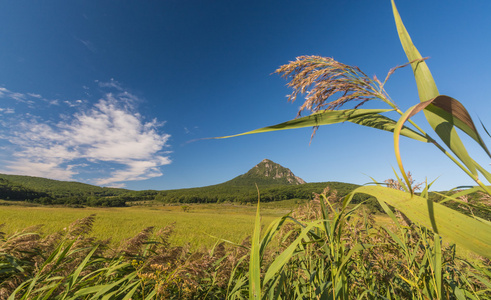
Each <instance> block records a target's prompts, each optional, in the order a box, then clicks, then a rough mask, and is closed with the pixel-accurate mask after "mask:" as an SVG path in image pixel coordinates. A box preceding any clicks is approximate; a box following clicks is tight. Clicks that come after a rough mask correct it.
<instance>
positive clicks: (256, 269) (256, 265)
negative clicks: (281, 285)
mask: <svg viewBox="0 0 491 300" xmlns="http://www.w3.org/2000/svg"><path fill="white" fill-rule="evenodd" d="M256 188H257V186H256ZM258 193H259V191H258ZM258 198H259V197H258ZM260 237H261V217H260V215H259V199H258V201H257V211H256V221H255V225H254V234H253V237H252V245H251V258H250V262H249V299H261V257H260V248H261V242H260Z"/></svg>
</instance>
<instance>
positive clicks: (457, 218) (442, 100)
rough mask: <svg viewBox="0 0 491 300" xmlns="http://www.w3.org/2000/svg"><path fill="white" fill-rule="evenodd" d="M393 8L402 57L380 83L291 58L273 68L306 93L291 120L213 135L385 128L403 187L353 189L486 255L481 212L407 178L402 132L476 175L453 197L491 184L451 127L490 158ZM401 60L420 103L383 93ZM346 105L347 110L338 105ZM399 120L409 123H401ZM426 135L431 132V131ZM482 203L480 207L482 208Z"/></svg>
mask: <svg viewBox="0 0 491 300" xmlns="http://www.w3.org/2000/svg"><path fill="white" fill-rule="evenodd" d="M392 8H393V14H394V19H395V23H396V27H397V31H398V34H399V38H400V41H401V44H402V47H403V49H404V51H405V53H406V55H407V57H408V60H409V62H408V63H406V64H403V65H401V66H397V67H395V68H393V69H391V70H390V71H389V72H388V74H387V76H386V78H385V80H384V81H381V80H379V79H378V78H377V77H376V76H374V77H373V78H370V77H369V76H367V75H366V74H365V73H364V72H363V71H362V70H360V69H359V68H358V67H353V66H349V65H346V64H343V63H341V62H338V61H336V60H335V59H333V58H326V57H320V56H301V57H298V58H297V59H296V60H295V61H292V62H290V63H288V64H286V65H283V66H281V67H280V68H279V69H278V70H276V72H277V73H279V74H281V75H282V76H284V77H285V78H287V79H290V82H289V83H288V85H289V86H290V87H291V88H292V89H293V92H292V93H291V95H290V96H289V100H290V101H295V100H296V99H297V97H298V96H299V95H302V94H305V102H304V103H303V105H302V106H301V107H300V110H299V113H298V116H297V118H295V119H293V120H290V121H287V122H284V123H281V124H277V125H273V126H268V127H264V128H260V129H256V130H253V131H249V132H245V133H241V134H236V135H232V136H225V137H220V138H229V137H234V136H240V135H245V134H255V133H261V132H269V131H277V130H286V129H295V128H300V127H311V126H313V127H314V132H313V135H314V134H315V131H316V130H317V128H318V127H319V126H321V125H332V124H337V123H341V122H352V123H355V124H358V125H363V126H368V127H371V128H374V129H378V130H383V131H386V132H392V134H393V137H394V153H395V156H396V159H397V163H398V167H399V170H400V175H399V177H398V178H397V182H398V184H399V185H400V186H401V187H402V188H403V190H396V189H391V188H389V187H387V186H384V185H381V184H376V185H372V186H362V187H360V188H357V189H356V190H355V191H353V193H355V194H356V193H364V194H368V195H371V196H373V197H375V198H377V200H378V201H379V202H380V204H381V205H382V204H384V205H390V206H393V207H395V208H396V209H398V210H400V211H401V212H402V213H404V214H405V215H406V216H407V217H408V218H409V219H411V220H412V221H413V222H417V223H418V224H420V225H422V226H424V227H426V228H428V229H429V230H431V231H433V232H434V233H435V234H438V235H439V236H442V237H444V238H446V239H448V240H450V241H453V242H455V243H457V244H458V245H459V246H462V247H464V248H467V249H470V250H471V251H474V252H475V253H477V254H479V255H482V256H485V257H488V258H491V223H489V222H487V221H485V220H482V219H480V218H476V217H472V216H471V217H469V216H466V215H465V214H463V213H461V212H458V211H456V210H453V209H450V208H448V207H446V206H444V205H443V204H442V203H435V202H433V201H428V199H427V198H426V197H423V196H421V195H417V194H415V193H414V187H413V186H412V184H413V183H412V182H411V181H410V180H409V178H408V176H407V172H406V170H405V168H404V165H403V161H402V157H401V151H400V146H399V141H400V137H401V135H402V136H405V137H408V138H411V139H413V140H416V141H419V142H424V143H428V144H431V145H433V146H435V147H436V148H437V149H438V150H440V151H441V152H442V154H443V155H445V156H447V157H448V158H449V159H450V160H451V161H452V162H453V163H455V164H456V165H457V166H458V167H459V168H460V169H462V171H463V172H464V173H465V174H466V175H467V176H469V177H470V178H472V180H474V181H475V183H476V186H475V187H472V188H470V189H467V190H465V191H461V192H460V193H459V194H458V197H462V196H465V195H468V194H470V193H474V192H481V193H484V194H486V195H489V196H491V187H490V186H489V184H490V183H491V173H490V172H488V171H487V170H486V169H485V168H484V167H483V166H482V165H480V164H479V163H478V162H476V161H475V160H474V159H473V158H472V157H471V156H470V155H469V153H468V151H467V149H466V147H465V146H464V143H463V142H462V140H461V139H460V137H459V134H458V132H457V129H459V130H460V131H461V132H462V133H464V134H465V135H467V136H468V137H470V138H471V139H472V140H474V142H476V143H477V145H478V146H479V147H480V148H481V149H482V150H483V151H484V152H485V153H486V154H487V155H488V157H490V158H491V153H490V152H489V150H488V148H487V146H486V144H485V143H484V141H483V139H482V138H481V136H480V134H479V132H478V131H477V127H476V126H475V124H474V122H473V120H472V118H471V116H470V115H469V113H468V112H467V110H466V109H465V107H464V105H463V104H462V103H461V102H459V101H458V100H456V99H453V98H451V97H449V96H446V95H440V94H439V92H438V89H437V87H436V84H435V81H434V80H433V77H432V75H431V72H430V70H429V68H428V66H427V65H426V62H425V60H426V58H423V57H422V56H421V55H420V53H419V52H418V50H417V49H416V47H415V46H414V44H413V43H412V41H411V38H410V36H409V34H408V32H407V30H406V28H405V27H404V24H403V22H402V20H401V17H400V15H399V12H398V11H397V8H396V6H395V3H394V1H392ZM406 66H411V68H412V69H413V73H414V77H415V80H416V84H417V88H418V93H419V98H420V99H419V100H420V102H419V103H418V104H416V105H414V106H412V107H410V108H409V109H407V110H406V111H403V110H402V109H401V108H400V107H399V106H398V105H397V104H396V102H395V101H394V100H393V99H392V98H391V97H390V96H389V95H388V93H387V92H386V91H385V89H384V86H385V85H386V84H387V82H388V80H389V78H390V76H391V75H392V74H393V73H394V72H395V71H396V70H398V69H400V68H403V67H406ZM367 102H377V103H379V104H381V108H380V109H364V108H362V106H363V105H364V104H366V103H367ZM346 106H348V107H351V108H347V109H343V108H344V107H346ZM305 110H307V111H310V112H311V114H310V115H308V116H306V117H300V115H301V113H302V112H303V111H305ZM420 112H423V113H424V115H425V117H426V120H427V121H428V124H429V125H430V127H431V128H432V130H433V133H428V132H426V131H424V130H423V129H422V128H421V127H420V126H419V125H418V124H416V123H415V122H414V121H413V120H412V119H411V117H413V116H414V115H416V114H418V113H420ZM391 113H392V114H394V113H395V114H397V115H398V117H397V118H394V119H393V118H390V117H389V116H387V115H390V114H391ZM406 123H408V126H405V124H406ZM486 132H487V131H486ZM431 134H433V135H436V136H437V137H432V136H431ZM437 139H439V140H437ZM429 186H431V184H429V185H428V187H429ZM458 197H457V196H456V195H453V196H446V195H444V201H454V202H458V203H462V201H461V200H459V198H458ZM483 209H486V208H485V207H483ZM487 209H489V208H487Z"/></svg>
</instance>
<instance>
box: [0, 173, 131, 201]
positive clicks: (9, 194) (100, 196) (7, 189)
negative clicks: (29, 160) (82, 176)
mask: <svg viewBox="0 0 491 300" xmlns="http://www.w3.org/2000/svg"><path fill="white" fill-rule="evenodd" d="M128 192H129V191H128V190H125V189H117V188H107V187H99V186H95V185H90V184H85V183H80V182H74V181H59V180H52V179H47V178H41V177H33V176H20V175H6V174H0V199H4V200H13V201H31V202H36V203H40V204H71V205H89V204H90V205H92V206H122V205H124V202H125V201H124V200H122V199H120V198H118V197H117V196H121V195H123V194H125V193H128Z"/></svg>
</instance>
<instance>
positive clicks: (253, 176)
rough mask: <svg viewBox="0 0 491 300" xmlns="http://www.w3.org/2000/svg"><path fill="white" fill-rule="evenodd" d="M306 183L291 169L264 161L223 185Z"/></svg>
mask: <svg viewBox="0 0 491 300" xmlns="http://www.w3.org/2000/svg"><path fill="white" fill-rule="evenodd" d="M304 183H305V181H304V180H303V179H302V178H300V177H297V176H295V174H293V172H292V171H290V169H288V168H285V167H283V166H281V165H279V164H277V163H275V162H273V161H271V160H269V159H264V160H263V161H261V162H260V163H259V164H257V165H255V166H254V167H253V168H252V169H250V170H249V171H248V172H247V173H245V174H242V175H240V176H237V177H235V178H234V179H232V180H229V181H227V182H224V183H222V184H221V185H227V186H251V187H254V186H255V185H256V184H257V185H258V186H269V185H299V184H304Z"/></svg>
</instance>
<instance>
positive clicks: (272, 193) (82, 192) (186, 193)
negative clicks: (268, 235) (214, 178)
mask: <svg viewBox="0 0 491 300" xmlns="http://www.w3.org/2000/svg"><path fill="white" fill-rule="evenodd" d="M258 181H259V182H257V184H258V186H259V194H260V197H261V201H263V202H271V201H279V200H286V199H295V198H298V199H312V197H313V193H321V192H322V191H323V190H324V188H326V187H327V186H329V188H330V189H331V190H336V191H337V192H338V195H339V196H344V195H346V194H348V193H349V192H350V191H352V190H353V189H354V188H356V187H357V185H354V184H349V183H341V182H321V183H307V184H301V185H278V184H276V185H270V184H268V183H267V182H261V181H260V180H258ZM234 184H240V183H235V182H234V183H232V182H226V183H223V184H218V185H213V186H207V187H200V188H190V189H178V190H167V191H154V190H145V191H131V190H126V189H117V188H103V187H98V186H93V185H89V184H83V183H79V182H68V181H57V180H50V179H45V178H39V177H30V176H17V175H4V174H0V199H3V200H9V201H26V202H31V203H38V204H42V205H68V206H108V207H115V206H125V205H126V203H127V202H133V201H149V200H156V201H159V202H162V203H175V204H177V203H223V202H238V203H243V204H244V203H251V202H257V199H258V191H257V189H256V187H255V185H252V186H251V185H250V184H249V182H247V184H245V185H234ZM363 199H364V198H363V197H362V196H357V200H358V201H362V200H363Z"/></svg>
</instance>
